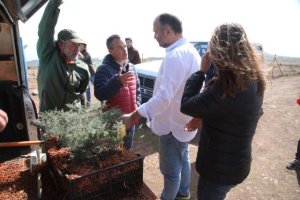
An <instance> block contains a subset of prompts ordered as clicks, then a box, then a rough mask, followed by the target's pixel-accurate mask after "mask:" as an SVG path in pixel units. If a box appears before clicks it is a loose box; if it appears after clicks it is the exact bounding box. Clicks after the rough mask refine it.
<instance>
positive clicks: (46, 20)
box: [37, 0, 90, 112]
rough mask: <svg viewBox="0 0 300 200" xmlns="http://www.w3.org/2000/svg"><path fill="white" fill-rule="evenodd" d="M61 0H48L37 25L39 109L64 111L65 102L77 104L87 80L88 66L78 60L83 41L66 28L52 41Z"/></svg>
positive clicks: (80, 99)
mask: <svg viewBox="0 0 300 200" xmlns="http://www.w3.org/2000/svg"><path fill="white" fill-rule="evenodd" d="M61 4H62V0H50V1H49V3H48V5H47V7H46V8H45V11H44V14H43V16H42V19H41V21H40V24H39V27H38V36H39V39H38V42H37V54H38V58H39V69H38V76H37V82H38V91H39V100H40V105H39V107H40V111H41V112H44V111H47V110H53V109H63V110H67V109H68V107H67V104H78V105H80V104H81V101H82V97H83V95H82V94H83V93H84V92H85V91H86V88H87V86H88V83H89V76H90V75H89V71H88V65H87V64H86V63H84V62H83V61H81V60H80V59H78V55H79V52H80V49H81V46H82V45H83V44H84V42H83V41H82V40H81V39H80V38H79V37H78V36H77V34H76V33H75V32H74V31H73V30H70V29H63V30H61V31H60V32H59V33H58V35H57V41H55V40H54V32H55V30H54V29H55V26H56V23H57V20H58V16H59V12H60V10H59V9H58V7H59V6H60V5H61Z"/></svg>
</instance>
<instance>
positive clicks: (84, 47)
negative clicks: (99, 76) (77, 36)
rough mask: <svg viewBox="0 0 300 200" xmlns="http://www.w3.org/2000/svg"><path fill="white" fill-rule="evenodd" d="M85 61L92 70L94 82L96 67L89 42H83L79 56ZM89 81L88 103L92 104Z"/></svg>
mask: <svg viewBox="0 0 300 200" xmlns="http://www.w3.org/2000/svg"><path fill="white" fill-rule="evenodd" d="M79 58H80V59H81V60H82V61H83V62H85V63H86V64H87V65H88V67H89V72H90V75H91V76H90V82H91V83H92V84H94V79H95V74H96V72H95V69H94V65H93V61H92V57H91V54H90V53H89V52H88V51H87V44H83V45H82V48H81V50H80V57H79ZM90 82H89V85H88V87H87V89H86V92H85V93H86V104H87V105H90V104H91V102H92V96H91V84H90Z"/></svg>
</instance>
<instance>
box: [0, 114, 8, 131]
mask: <svg viewBox="0 0 300 200" xmlns="http://www.w3.org/2000/svg"><path fill="white" fill-rule="evenodd" d="M7 123H8V116H7V114H6V112H4V111H3V110H1V109H0V132H1V131H3V130H4V129H5V127H6V125H7Z"/></svg>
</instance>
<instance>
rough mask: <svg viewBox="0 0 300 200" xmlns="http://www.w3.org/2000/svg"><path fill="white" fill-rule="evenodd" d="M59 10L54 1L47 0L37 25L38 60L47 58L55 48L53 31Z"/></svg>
mask: <svg viewBox="0 0 300 200" xmlns="http://www.w3.org/2000/svg"><path fill="white" fill-rule="evenodd" d="M59 12H60V10H59V9H58V8H57V7H56V6H55V1H54V0H51V1H49V3H48V5H47V6H46V8H45V11H44V14H43V16H42V18H41V21H40V23H39V26H38V42H37V55H38V57H39V59H40V60H42V61H43V60H47V59H49V58H50V56H51V55H52V52H53V50H54V49H55V47H56V46H55V42H54V32H55V26H56V24H57V21H58V16H59Z"/></svg>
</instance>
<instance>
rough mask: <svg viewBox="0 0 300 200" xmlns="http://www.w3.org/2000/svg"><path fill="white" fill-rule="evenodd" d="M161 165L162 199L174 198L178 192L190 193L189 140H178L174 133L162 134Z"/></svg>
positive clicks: (160, 144) (169, 199) (160, 143)
mask: <svg viewBox="0 0 300 200" xmlns="http://www.w3.org/2000/svg"><path fill="white" fill-rule="evenodd" d="M159 166H160V171H161V173H162V174H163V175H164V188H163V191H162V194H161V199H162V200H174V199H175V197H176V195H177V193H180V194H181V195H189V194H190V188H189V187H190V182H191V166H190V160H189V152H188V142H180V141H178V140H177V139H176V138H175V137H174V136H173V134H172V133H169V134H168V135H163V136H160V137H159Z"/></svg>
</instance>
